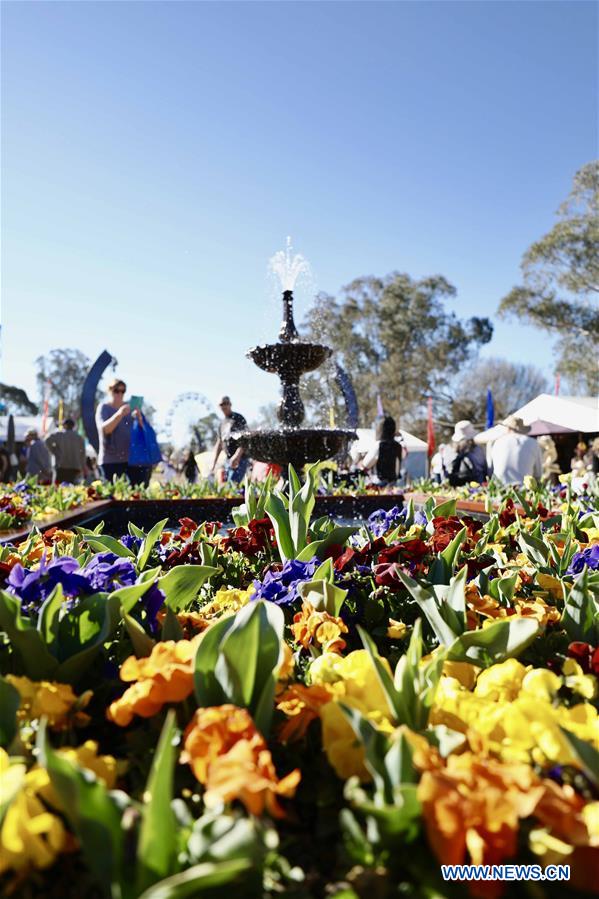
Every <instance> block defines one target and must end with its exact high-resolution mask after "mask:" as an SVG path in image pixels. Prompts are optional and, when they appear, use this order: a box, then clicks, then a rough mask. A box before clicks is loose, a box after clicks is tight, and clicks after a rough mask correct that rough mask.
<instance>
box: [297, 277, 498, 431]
mask: <svg viewBox="0 0 599 899" xmlns="http://www.w3.org/2000/svg"><path fill="white" fill-rule="evenodd" d="M455 295H456V289H455V287H453V285H452V284H450V283H449V281H447V279H446V278H444V277H443V276H441V275H434V276H431V277H427V278H421V279H414V278H411V277H410V276H409V275H407V274H404V273H400V272H392V273H391V274H389V275H387V276H385V277H383V278H376V277H362V278H357V279H356V280H355V281H352V283H351V284H349V285H348V286H347V287H344V288H343V290H342V291H341V297H340V298H336V297H333V296H330V295H329V294H319V295H318V297H317V298H316V301H315V303H314V305H313V307H312V308H311V309H310V310H309V312H308V315H307V317H306V321H305V323H304V325H305V330H306V332H307V333H306V336H307V337H308V338H309V339H311V340H316V341H322V342H324V343H326V344H328V346H330V347H332V349H333V350H334V352H335V359H336V361H337V362H338V363H339V364H340V365H341V366H342V367H343V368H344V369H345V370H346V371H347V373H348V374H349V376H350V377H351V379H352V382H353V385H354V388H355V390H356V394H357V396H358V403H359V407H360V419H361V424H362V425H364V426H369V425H370V424H371V423H372V421H373V420H374V418H375V417H376V414H377V397H378V396H380V398H381V401H382V403H383V405H384V407H385V410H386V411H388V412H389V413H391V414H393V415H394V416H395V417H396V418H397V419H398V420H399V419H401V422H402V424H407V423H408V422H409V421H410V420H412V419H413V418H414V417H415V416H417V415H418V411H419V408H420V407H421V406H422V403H423V402H424V400H425V398H426V396H427V395H428V394H429V393H436V392H438V391H439V390H442V389H444V388H447V386H448V385H449V384H450V383H451V380H452V378H453V377H454V376H455V374H456V373H457V372H458V371H459V370H460V369H461V368H462V367H463V366H464V365H465V364H467V363H468V362H469V360H471V359H472V357H473V356H474V355H475V354H476V352H477V350H478V348H479V347H480V346H481V345H482V344H485V343H487V342H488V341H489V340H490V339H491V336H492V334H493V326H492V324H491V322H490V321H489V319H487V318H478V317H474V318H470V319H466V320H461V319H459V318H458V317H457V315H456V314H455V313H454V312H453V311H451V310H449V309H448V308H447V306H448V304H449V303H450V302H451V301H452V300H453V298H454V297H455ZM333 376H334V372H333V370H332V368H331V366H329V367H328V369H325V377H324V378H323V377H322V376H321V373H320V371H319V373H317V374H315V375H311V376H309V377H307V378H306V379H305V382H304V384H305V386H304V389H303V395H304V398H305V400H306V405H307V407H308V410H309V413H310V415H311V417H312V418H313V419H317V420H320V421H321V422H323V421H328V414H329V413H328V410H329V409H330V408H333V409H335V413H336V419H337V422H340V421H342V417H341V416H342V406H341V399H340V396H339V391H338V390H337V389H335V388H334V386H333Z"/></svg>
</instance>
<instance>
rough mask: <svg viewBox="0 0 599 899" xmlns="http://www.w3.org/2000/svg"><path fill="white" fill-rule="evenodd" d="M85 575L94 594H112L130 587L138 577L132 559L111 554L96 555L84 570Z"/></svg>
mask: <svg viewBox="0 0 599 899" xmlns="http://www.w3.org/2000/svg"><path fill="white" fill-rule="evenodd" d="M83 574H85V575H86V576H87V577H88V578H89V580H90V583H91V585H92V588H93V592H94V593H100V592H107V593H112V591H113V590H118V589H119V587H130V586H131V585H132V584H134V583H135V580H136V577H137V575H136V572H135V566H134V564H133V562H132V561H131V560H130V559H124V558H123V557H122V556H117V555H115V553H111V552H104V553H98V554H97V555H95V556H94V557H93V558H92V559H90V561H89V562H88V564H87V565H86V566H85V568H84V569H83Z"/></svg>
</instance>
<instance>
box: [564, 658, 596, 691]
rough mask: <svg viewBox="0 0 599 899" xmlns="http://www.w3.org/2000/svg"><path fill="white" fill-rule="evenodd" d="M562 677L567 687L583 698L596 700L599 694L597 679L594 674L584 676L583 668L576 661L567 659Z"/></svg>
mask: <svg viewBox="0 0 599 899" xmlns="http://www.w3.org/2000/svg"><path fill="white" fill-rule="evenodd" d="M562 675H563V678H564V682H565V684H566V687H568V688H569V689H570V690H573V691H574V692H575V693H578V694H579V695H580V696H583V697H584V698H585V699H594V698H595V695H596V693H597V678H596V677H594V676H593V675H592V674H584V673H583V670H582V668H581V667H580V665H579V664H578V662H576V661H575V660H574V659H566V660H565V662H564V664H563V665H562Z"/></svg>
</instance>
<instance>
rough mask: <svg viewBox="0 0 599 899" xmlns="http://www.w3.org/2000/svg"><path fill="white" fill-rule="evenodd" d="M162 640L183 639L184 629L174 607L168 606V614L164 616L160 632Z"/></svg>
mask: <svg viewBox="0 0 599 899" xmlns="http://www.w3.org/2000/svg"><path fill="white" fill-rule="evenodd" d="M160 639H161V640H182V639H183V629H182V627H181V625H180V624H179V622H178V620H177V616H176V615H175V613H174V612H173V610H172V609H169V608H168V606H167V609H166V615H165V617H164V622H163V624H162V631H161V634H160Z"/></svg>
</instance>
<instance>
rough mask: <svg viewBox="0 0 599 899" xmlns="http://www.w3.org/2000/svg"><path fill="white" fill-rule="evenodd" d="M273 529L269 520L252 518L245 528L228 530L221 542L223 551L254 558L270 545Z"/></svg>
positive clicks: (272, 538) (272, 539)
mask: <svg viewBox="0 0 599 899" xmlns="http://www.w3.org/2000/svg"><path fill="white" fill-rule="evenodd" d="M273 541H274V529H273V527H272V524H271V522H270V519H269V518H254V519H252V521H250V522H248V526H247V528H243V527H240V528H230V529H229V530H228V531H227V536H226V537H225V538H224V539H223V540H222V542H221V546H222V548H223V549H224V550H237V551H238V552H242V553H243V554H244V555H246V556H255V555H257V554H258V553H259V552H260V550H263V549H265V548H266V547H267V546H269V545H272V543H273Z"/></svg>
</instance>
